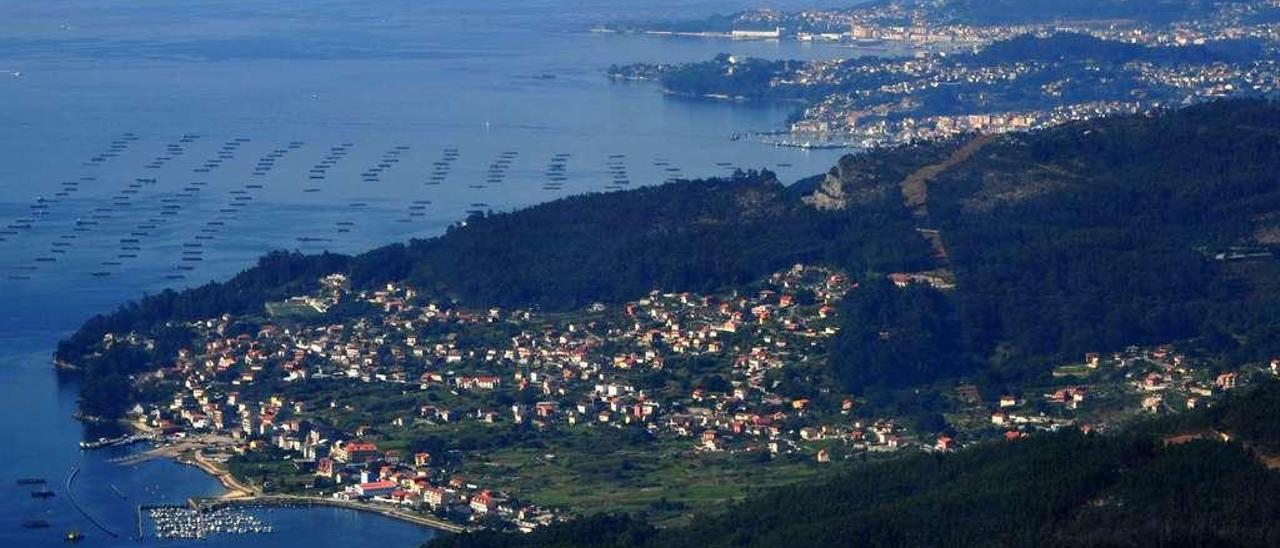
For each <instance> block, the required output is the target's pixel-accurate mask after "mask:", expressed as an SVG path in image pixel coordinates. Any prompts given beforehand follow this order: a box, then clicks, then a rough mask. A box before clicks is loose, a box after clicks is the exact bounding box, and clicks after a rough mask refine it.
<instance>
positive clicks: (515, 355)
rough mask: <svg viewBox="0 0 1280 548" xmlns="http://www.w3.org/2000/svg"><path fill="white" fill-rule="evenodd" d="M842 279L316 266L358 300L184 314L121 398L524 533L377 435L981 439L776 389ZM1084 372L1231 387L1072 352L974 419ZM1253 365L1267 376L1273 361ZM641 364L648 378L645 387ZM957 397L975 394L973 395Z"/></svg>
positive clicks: (519, 521) (1186, 400)
mask: <svg viewBox="0 0 1280 548" xmlns="http://www.w3.org/2000/svg"><path fill="white" fill-rule="evenodd" d="M889 278H890V280H891V281H892V282H893V283H894V284H896V285H898V286H899V287H906V286H909V285H911V284H927V285H932V286H934V287H950V286H949V284H950V283H951V280H950V279H949V278H946V277H939V276H936V275H928V273H924V274H892V275H890V276H889ZM856 288H857V284H856V283H855V282H854V281H852V280H850V279H848V277H847V276H846V275H844V274H843V273H840V272H838V271H834V270H831V269H827V268H821V267H814V266H806V265H796V266H795V267H792V268H790V269H787V270H784V271H781V272H778V273H775V274H773V275H771V276H769V277H768V278H766V279H764V280H762V281H761V282H760V283H758V284H756V285H754V286H752V288H751V289H750V290H740V291H736V292H733V293H729V294H723V295H718V296H709V295H699V294H694V293H662V292H658V291H655V292H652V293H650V294H649V295H647V296H645V297H644V298H641V299H638V300H635V301H632V302H628V303H623V304H620V305H617V306H614V307H608V306H604V305H595V306H592V307H591V308H589V309H587V310H583V311H580V312H577V313H570V314H558V315H555V316H554V317H552V316H550V315H544V314H542V313H539V312H536V311H533V310H500V309H491V310H483V311H475V310H465V309H456V308H451V307H447V306H442V305H440V304H439V303H436V302H433V301H430V300H428V299H425V298H423V297H422V296H420V295H418V294H417V293H416V292H415V291H414V290H413V289H412V288H409V287H406V286H403V285H399V284H389V285H387V286H385V287H383V288H381V289H379V290H376V291H360V292H354V291H351V290H350V289H349V287H348V284H347V282H346V280H345V278H343V277H342V276H341V275H333V276H329V277H326V278H325V279H324V281H323V283H322V289H321V290H320V291H318V292H317V293H316V294H315V295H311V296H309V297H307V298H306V299H307V301H306V302H307V303H308V304H307V306H311V304H309V303H316V304H317V305H318V306H317V307H316V309H317V311H318V310H319V309H320V308H321V307H323V308H326V309H327V308H329V307H332V306H334V305H336V304H338V303H340V302H342V301H343V300H344V299H356V300H359V301H360V302H361V303H362V304H363V305H364V306H365V307H366V309H368V310H371V311H372V312H370V313H368V314H362V315H359V316H356V317H350V318H346V319H344V320H342V321H340V322H332V323H331V322H329V321H326V320H325V317H324V316H317V317H315V318H313V319H312V321H305V322H292V323H291V322H279V324H277V323H273V322H271V321H268V322H266V323H263V322H261V321H240V320H238V319H236V318H233V317H231V316H229V315H224V316H221V317H218V318H212V319H206V320H201V321H197V322H192V323H191V324H190V327H191V328H192V329H193V330H194V331H195V332H196V334H197V337H196V339H195V340H196V344H194V345H193V346H192V347H191V348H184V349H182V350H180V351H179V352H178V354H177V356H175V357H174V360H173V362H172V366H171V367H168V368H165V369H161V370H159V371H157V372H154V373H149V374H147V375H146V376H145V377H142V378H139V379H138V382H140V383H147V382H169V383H171V384H177V385H179V386H180V389H179V390H177V391H176V392H175V393H174V395H173V396H172V398H171V399H169V400H167V401H165V402H163V403H162V404H158V405H150V406H141V405H140V406H138V407H137V408H135V410H134V412H135V415H136V416H137V418H138V419H139V420H141V421H143V422H145V423H147V425H148V426H150V427H151V428H154V429H156V430H159V431H162V432H165V433H179V434H189V433H211V434H214V435H218V436H222V437H225V438H227V439H229V440H231V442H230V443H231V444H232V448H233V449H234V451H236V452H240V453H248V452H254V451H262V450H268V449H272V450H280V451H285V452H288V453H289V454H290V455H291V457H290V458H291V459H292V461H293V462H294V463H295V465H296V466H297V467H298V470H299V473H301V474H306V475H309V476H310V477H313V478H314V479H315V481H314V482H313V483H312V484H311V487H312V488H314V489H317V490H322V492H328V493H330V496H333V497H338V498H343V499H350V500H366V501H371V502H373V503H378V504H388V505H398V506H405V507H412V508H417V509H420V510H422V511H424V512H425V511H430V512H434V513H437V514H439V515H442V516H448V517H450V518H452V519H455V520H459V521H485V520H495V519H496V520H500V521H501V522H503V523H506V524H510V525H511V526H513V527H518V528H520V529H523V530H529V529H532V528H535V527H538V526H540V525H543V524H546V523H549V522H551V521H553V520H555V519H556V514H555V513H554V512H552V511H549V510H546V509H542V508H538V507H537V506H534V505H530V504H525V503H521V502H519V501H518V500H517V499H515V498H514V497H511V496H508V495H506V494H504V493H501V492H500V491H499V490H497V489H494V488H492V487H486V486H483V485H476V484H473V483H470V482H468V481H467V480H466V479H465V478H464V477H463V476H462V475H461V474H460V470H461V469H462V467H461V466H460V465H459V463H458V462H457V459H456V458H452V459H439V460H440V462H433V458H432V456H431V455H429V454H427V453H424V452H415V453H411V454H402V452H401V451H399V450H396V449H389V450H388V449H383V448H382V447H380V445H389V446H392V447H406V446H412V445H413V443H412V439H411V438H412V435H411V434H407V433H406V432H407V431H408V430H409V429H412V428H419V427H427V428H434V429H436V430H435V431H437V432H446V433H447V432H450V431H451V430H450V429H451V428H461V427H463V426H465V425H467V424H469V423H478V424H479V425H486V426H487V425H492V424H500V423H501V424H508V425H521V426H522V427H528V428H532V429H535V430H538V431H558V430H561V429H566V430H569V429H578V430H583V431H587V432H589V431H591V430H592V429H628V428H631V429H643V430H644V431H646V432H647V433H648V434H649V435H651V436H653V437H654V438H657V439H665V440H668V441H671V442H673V443H676V444H678V445H680V446H683V447H686V448H687V450H688V451H689V452H690V454H691V455H699V454H706V453H722V452H725V453H756V454H760V455H771V456H775V457H776V456H779V455H790V458H791V459H796V458H799V459H802V460H805V459H808V460H812V461H814V462H817V463H824V462H830V461H832V460H833V459H842V458H849V457H851V456H853V455H856V454H858V453H862V452H883V451H897V450H900V449H903V448H908V447H911V448H915V449H920V450H928V451H942V452H945V451H951V450H953V449H956V448H957V447H958V446H959V443H960V442H959V441H957V439H956V437H959V438H964V439H981V438H980V436H969V435H968V434H969V433H968V432H964V431H963V430H962V431H958V432H956V437H952V436H940V437H937V438H936V439H931V440H919V439H917V436H913V435H911V434H910V433H908V431H907V430H906V429H905V428H903V426H901V425H900V424H899V423H898V422H897V421H895V420H892V419H889V418H874V417H867V416H864V415H863V414H862V413H859V412H858V411H859V409H858V402H857V401H856V400H855V399H854V398H852V397H847V396H841V395H838V394H833V393H832V392H831V386H832V384H833V383H831V382H830V379H816V380H814V381H813V382H812V384H811V385H809V386H808V389H806V390H804V391H803V392H804V393H802V394H801V393H788V388H787V386H788V385H787V384H786V383H783V382H781V381H780V379H781V378H782V377H783V374H784V373H785V374H793V373H795V372H796V371H802V374H801V375H799V376H800V377H806V376H813V375H820V374H821V373H820V372H821V371H822V369H823V368H822V364H823V363H824V361H825V360H824V359H823V358H824V357H825V352H826V351H827V350H826V349H827V344H826V339H828V338H829V337H831V336H832V335H834V334H835V333H836V332H837V328H838V322H837V321H836V318H835V317H834V314H835V307H834V305H835V304H836V303H837V302H838V301H839V300H840V299H842V298H843V297H844V296H845V295H846V294H847V293H848V292H850V291H855V290H856ZM298 302H303V301H298ZM285 324H288V325H289V326H288V327H282V326H283V325H285ZM109 337H110V340H109V341H107V342H108V343H109V344H131V345H138V346H151V345H153V344H154V343H153V341H151V340H149V339H146V338H145V337H140V336H137V335H121V336H116V335H112V336H109ZM690 360H696V361H699V363H700V365H698V366H697V369H703V370H704V371H703V373H706V375H705V376H704V377H701V378H692V377H690V376H689V375H687V371H685V370H686V369H689V368H690V365H689V364H690V363H691V362H690ZM668 369H671V371H669V373H670V374H669V375H667V374H666V373H668ZM1065 369H1066V368H1064V370H1065ZM1094 371H1112V372H1116V373H1114V374H1113V375H1111V378H1114V377H1116V376H1117V375H1119V376H1120V377H1122V378H1123V379H1125V380H1124V382H1123V383H1120V386H1121V387H1122V388H1123V389H1124V390H1127V391H1128V392H1126V393H1132V394H1137V395H1138V396H1140V399H1141V402H1140V403H1141V408H1142V409H1144V410H1147V411H1151V412H1162V411H1167V410H1172V409H1186V408H1196V407H1199V406H1202V405H1205V403H1206V402H1207V401H1208V398H1209V397H1211V396H1213V395H1214V394H1216V393H1220V392H1223V391H1227V390H1231V389H1234V388H1235V387H1237V386H1239V385H1241V384H1243V383H1245V382H1247V376H1245V375H1242V374H1240V373H1237V372H1223V373H1221V374H1215V375H1210V374H1209V373H1208V369H1207V368H1205V367H1202V366H1198V365H1197V364H1195V363H1193V360H1190V359H1188V358H1187V357H1186V356H1184V355H1181V354H1178V353H1176V352H1174V351H1173V350H1172V349H1170V348H1169V347H1156V348H1146V349H1141V348H1136V347H1135V348H1130V349H1127V350H1125V351H1123V352H1117V353H1114V354H1109V355H1100V354H1089V355H1087V356H1086V359H1085V361H1084V363H1082V364H1078V365H1077V366H1074V369H1071V373H1072V374H1073V375H1075V376H1078V377H1080V380H1081V381H1082V382H1081V383H1080V384H1072V385H1063V386H1059V387H1058V388H1055V389H1054V390H1052V391H1051V392H1049V393H1046V394H1044V395H1043V396H1042V397H1040V398H1031V401H1029V400H1028V399H1024V398H1020V397H1016V396H1013V395H1006V396H1004V397H1001V398H1000V400H999V402H998V406H996V407H995V409H994V410H992V411H990V415H989V419H990V422H989V424H988V425H987V426H986V427H985V428H986V429H990V428H992V427H994V428H998V429H1001V430H1002V431H1003V432H1004V436H1005V437H1006V438H1008V439H1017V438H1019V437H1021V436H1024V435H1027V434H1029V433H1032V432H1034V431H1037V430H1056V429H1059V428H1063V427H1068V426H1079V427H1082V428H1093V427H1096V426H1100V424H1099V423H1100V420H1095V418H1094V417H1093V416H1091V415H1090V414H1089V412H1090V411H1091V409H1092V407H1091V406H1092V405H1093V403H1092V402H1094V401H1095V400H1097V399H1098V398H1099V394H1104V395H1105V397H1108V398H1114V396H1115V393H1116V392H1117V388H1116V386H1117V385H1116V383H1114V382H1112V383H1111V384H1102V383H1095V384H1085V383H1084V381H1085V380H1088V379H1090V378H1091V376H1090V373H1091V372H1094ZM1263 372H1269V374H1272V375H1280V359H1277V360H1273V361H1271V362H1270V364H1269V367H1264V368H1263ZM654 375H658V378H660V379H662V381H661V382H658V383H656V384H655V383H654V382H653V381H652V378H653V376H654ZM318 380H327V381H328V382H334V381H336V382H338V383H339V384H354V385H356V386H365V385H368V386H373V387H376V386H381V385H386V386H387V387H388V388H390V389H392V390H394V391H395V393H398V394H404V395H409V396H411V397H412V398H413V401H416V402H418V403H417V404H414V405H413V406H410V407H407V408H404V409H396V410H393V411H392V413H391V414H390V415H387V414H383V415H378V419H377V420H376V421H375V423H373V424H369V425H365V426H359V427H356V428H354V429H350V430H343V429H339V428H337V427H334V426H332V425H334V424H341V423H348V424H349V423H350V421H344V420H341V418H342V417H350V416H357V415H358V414H359V413H361V412H362V411H363V410H362V409H359V407H360V406H362V405H366V404H367V402H366V401H364V400H360V399H358V398H344V397H342V396H341V395H338V393H335V392H333V391H329V390H299V391H293V390H290V389H289V388H290V387H302V386H308V385H307V384H306V383H308V382H311V381H318ZM967 393H968V395H967V396H966V399H972V400H974V401H977V399H978V396H977V392H976V389H974V388H972V387H968V392H967ZM287 394H292V395H287ZM415 395H420V396H421V397H418V396H415ZM499 402H503V403H499ZM1046 406H1048V407H1047V410H1046ZM1046 411H1047V412H1046ZM366 416H367V415H366ZM983 420H984V421H985V419H983Z"/></svg>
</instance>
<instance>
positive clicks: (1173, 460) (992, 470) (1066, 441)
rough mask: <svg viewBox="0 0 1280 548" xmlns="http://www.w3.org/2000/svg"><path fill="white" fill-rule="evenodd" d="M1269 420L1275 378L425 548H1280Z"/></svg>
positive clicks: (1278, 419) (1279, 388)
mask: <svg viewBox="0 0 1280 548" xmlns="http://www.w3.org/2000/svg"><path fill="white" fill-rule="evenodd" d="M1278 425H1280V383H1277V382H1275V381H1272V382H1269V383H1264V384H1263V385H1260V386H1258V387H1256V388H1255V389H1253V390H1252V391H1250V392H1248V393H1246V394H1243V395H1239V396H1236V397H1234V398H1231V399H1228V400H1227V401H1225V402H1224V403H1223V405H1222V406H1221V407H1220V408H1214V409H1212V410H1209V411H1205V412H1199V413H1195V414H1192V415H1190V416H1187V417H1184V418H1181V419H1176V420H1172V421H1169V422H1164V423H1158V424H1152V425H1148V427H1146V428H1143V429H1141V431H1140V432H1137V431H1135V432H1129V433H1121V434H1117V435H1098V434H1090V435H1086V434H1081V433H1079V432H1078V431H1074V430H1072V431H1066V432H1060V433H1054V434H1048V433H1046V434H1041V435H1036V436H1032V437H1030V438H1025V439H1020V440H1015V441H1011V442H993V443H988V444H985V445H981V446H977V447H974V448H970V449H966V450H962V451H960V452H959V453H956V454H950V455H939V454H922V455H918V456H913V457H908V458H902V459H894V460H892V461H889V462H880V463H874V464H850V465H848V468H847V469H846V470H844V471H842V472H839V473H836V472H833V473H832V475H831V477H828V478H826V479H825V480H824V481H822V482H819V483H814V484H808V485H797V486H792V487H785V488H780V489H777V490H774V491H771V492H767V493H763V494H761V495H758V496H754V497H751V498H749V499H748V500H746V501H744V502H742V503H740V504H737V505H735V506H732V507H730V508H728V509H717V508H706V509H704V510H705V512H704V514H705V515H703V516H701V517H699V518H698V519H695V520H693V522H692V523H691V524H690V525H686V526H682V527H675V528H671V529H656V528H654V527H652V526H651V525H649V524H648V523H646V522H645V521H644V519H643V518H642V517H637V516H627V517H619V516H593V517H589V518H584V519H580V520H578V521H573V522H569V523H567V524H562V525H554V526H551V527H547V528H543V529H539V530H536V531H535V532H533V533H531V534H527V535H524V534H500V533H492V532H481V533H472V534H464V535H453V536H447V537H440V538H439V539H436V540H435V541H433V542H431V543H430V544H429V546H430V548H455V547H456V548H536V547H550V546H555V547H560V548H570V547H583V548H586V547H591V548H639V547H659V546H661V547H671V548H680V547H698V548H708V547H721V546H723V547H729V546H733V547H784V546H785V547H790V546H868V547H874V546H1037V547H1038V546H1276V545H1278V544H1280V472H1277V471H1275V470H1268V469H1267V467H1266V466H1265V464H1264V462H1265V461H1268V460H1274V458H1275V452H1274V450H1275V448H1276V447H1278V446H1277V438H1276V436H1277V432H1280V428H1277V426H1278ZM1186 428H1192V429H1194V430H1185V429H1186ZM1200 434H1204V435H1200ZM1222 434H1226V435H1228V436H1231V437H1232V441H1231V442H1224V441H1222Z"/></svg>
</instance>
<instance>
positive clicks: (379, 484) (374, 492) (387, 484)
mask: <svg viewBox="0 0 1280 548" xmlns="http://www.w3.org/2000/svg"><path fill="white" fill-rule="evenodd" d="M397 487H398V486H397V485H396V482H394V481H373V482H369V483H361V484H358V485H355V486H352V487H351V491H350V492H351V494H353V495H355V496H357V497H360V498H373V497H387V496H390V495H391V493H392V491H395V490H396V488H397Z"/></svg>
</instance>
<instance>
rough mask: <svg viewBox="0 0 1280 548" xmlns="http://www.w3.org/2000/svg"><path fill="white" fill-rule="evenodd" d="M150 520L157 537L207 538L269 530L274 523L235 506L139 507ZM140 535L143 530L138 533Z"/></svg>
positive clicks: (262, 532)
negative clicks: (267, 522)
mask: <svg viewBox="0 0 1280 548" xmlns="http://www.w3.org/2000/svg"><path fill="white" fill-rule="evenodd" d="M139 511H140V512H142V511H145V512H146V514H147V516H148V517H149V518H150V520H151V524H152V528H153V530H154V533H155V536H156V538H159V539H198V540H201V539H205V538H208V537H209V536H212V535H221V534H228V535H248V534H267V533H271V532H272V530H273V529H272V527H271V526H270V525H268V524H266V523H264V522H263V521H262V520H260V519H258V518H257V517H254V516H253V515H250V514H248V513H246V512H243V511H240V510H238V509H234V508H217V509H213V510H208V511H197V510H193V509H190V508H185V507H177V506H151V507H146V508H145V510H144V509H143V508H139ZM139 536H140V538H141V536H142V535H141V534H140V535H139Z"/></svg>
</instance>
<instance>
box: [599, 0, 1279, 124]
mask: <svg viewBox="0 0 1280 548" xmlns="http://www.w3.org/2000/svg"><path fill="white" fill-rule="evenodd" d="M1276 10H1280V3H1277V2H1253V3H1223V4H1221V5H1219V6H1217V7H1216V8H1215V9H1214V11H1213V13H1212V15H1211V16H1208V17H1204V18H1200V19H1192V20H1187V21H1174V22H1158V23H1157V22H1150V21H1138V20H1129V19H1124V20H1114V19H1112V20H1103V21H1085V20H1081V21H1071V20H1054V21H1052V22H1044V23H1035V24H1016V25H1012V24H996V23H992V24H977V23H969V22H957V21H956V16H955V14H952V13H949V12H948V11H946V10H945V9H943V8H941V7H939V6H936V5H930V4H927V3H920V4H919V5H915V4H913V3H903V2H888V3H876V4H875V5H874V6H869V7H862V8H854V9H850V10H836V11H822V10H810V11H803V12H798V13H791V14H788V13H782V12H777V11H771V10H760V11H747V12H742V13H740V14H737V15H736V16H734V17H733V18H732V22H731V23H726V19H724V18H717V19H715V20H714V21H715V22H716V24H729V25H730V26H731V27H732V28H731V29H729V30H727V31H725V32H709V33H708V32H701V31H699V32H693V34H698V35H702V36H724V37H729V38H734V39H783V38H794V39H796V40H801V41H827V42H837V43H840V44H844V45H847V46H850V47H856V48H863V49H866V48H872V49H869V50H868V51H872V52H876V54H875V55H874V56H872V57H853V58H849V59H844V58H840V59H826V60H822V59H819V60H811V61H805V62H772V63H763V62H761V61H760V60H755V59H742V58H739V57H736V56H729V55H724V56H721V57H717V58H716V59H715V60H714V61H711V62H704V63H692V64H686V65H649V64H639V65H630V66H625V67H613V68H611V69H610V71H609V74H610V76H611V77H613V78H617V79H641V80H655V81H661V82H662V83H663V84H664V87H665V88H666V91H668V92H670V93H676V94H682V95H695V96H702V97H709V98H716V99H730V100H784V101H791V100H799V101H801V102H803V103H804V106H803V108H801V109H800V110H799V111H798V112H797V113H796V114H795V115H794V116H793V117H792V120H791V121H790V122H789V124H788V126H787V128H786V131H783V132H763V133H761V134H759V136H760V137H761V138H762V140H763V141H764V142H767V143H771V144H775V145H779V146H793V147H801V148H832V147H848V148H861V149H867V148H873V147H877V146H894V145H900V144H905V143H911V142H918V141H921V140H929V139H946V138H950V137H954V136H956V135H960V134H966V133H1004V132H1014V131H1034V130H1038V129H1043V128H1048V127H1054V126H1057V125H1061V124H1064V123H1068V122H1075V121H1081V120H1088V119H1093V118H1098V117H1104V116H1110V115H1116V114H1139V113H1147V112H1151V111H1154V110H1157V109H1161V108H1174V107H1179V106H1185V105H1189V104H1195V103H1199V102H1205V101H1211V100H1215V99H1220V98H1224V97H1233V96H1263V97H1265V96H1273V95H1274V94H1275V93H1276V92H1277V90H1278V87H1277V86H1280V72H1278V67H1277V66H1276V55H1275V52H1276V45H1277V44H1278V43H1280V26H1278V25H1277V24H1276V23H1274V22H1271V20H1270V18H1269V17H1265V16H1264V14H1266V13H1274V12H1275V11H1276ZM689 24H692V25H695V26H696V23H687V24H686V26H687V25H689ZM708 24H710V23H708ZM657 28H659V29H662V28H665V27H663V26H662V25H658V27H657ZM680 28H685V27H684V26H682V27H680ZM761 29H766V30H761ZM615 30H631V31H639V32H650V33H677V34H679V33H680V32H678V31H672V30H654V29H652V28H647V27H644V26H639V27H624V28H620V29H615ZM1077 37H1079V38H1089V39H1092V41H1089V40H1083V41H1082V40H1080V39H1079V38H1077ZM1030 38H1034V39H1036V40H1029V39H1030ZM1037 42H1038V43H1037ZM1125 47H1130V48H1131V49H1130V50H1127V51H1126V50H1124V49H1123V48H1125ZM881 50H883V53H879V52H880V51H881ZM1044 51H1052V52H1055V53H1054V54H1053V55H1050V56H1046V55H1042V54H1041V53H1037V52H1044ZM744 75H745V76H744ZM717 80H719V82H716V81H717Z"/></svg>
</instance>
